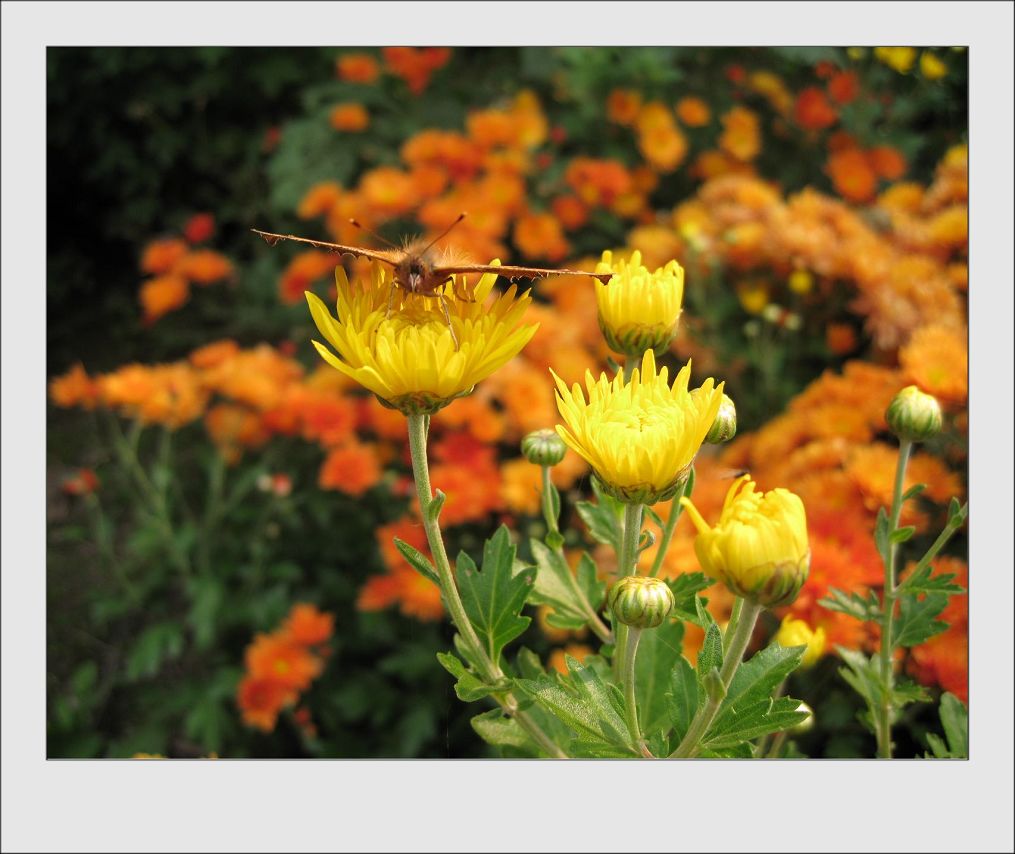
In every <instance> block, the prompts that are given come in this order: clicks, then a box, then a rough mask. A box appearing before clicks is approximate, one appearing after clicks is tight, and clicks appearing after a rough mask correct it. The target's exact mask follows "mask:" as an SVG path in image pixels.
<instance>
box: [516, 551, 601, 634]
mask: <svg viewBox="0 0 1015 854" xmlns="http://www.w3.org/2000/svg"><path fill="white" fill-rule="evenodd" d="M531 546H532V556H533V557H534V558H535V561H536V577H535V583H534V584H533V585H532V589H531V591H530V594H529V601H531V602H533V603H534V604H538V605H549V606H550V607H551V608H553V610H554V615H555V616H556V618H557V622H555V623H553V624H554V625H557V626H558V627H560V628H580V627H581V626H584V625H585V624H586V623H587V622H588V621H589V619H590V617H591V615H594V614H595V613H596V610H597V608H598V606H599V604H600V603H601V602H602V600H603V596H604V595H605V591H606V585H605V584H604V583H603V582H601V581H599V580H598V579H597V578H596V565H595V563H593V561H592V558H590V557H589V556H588V555H587V554H583V555H582V557H581V560H580V561H579V563H578V572H577V574H575V573H573V572H572V571H571V567H570V565H569V564H568V562H567V560H566V559H565V558H564V556H563V555H562V554H561V553H560V552H559V551H554V550H551V549H549V548H547V547H546V546H545V545H543V544H542V543H541V542H539V541H538V540H533V541H532V543H531ZM551 616H553V615H551Z"/></svg>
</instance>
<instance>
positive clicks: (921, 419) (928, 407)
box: [885, 385, 941, 442]
mask: <svg viewBox="0 0 1015 854" xmlns="http://www.w3.org/2000/svg"><path fill="white" fill-rule="evenodd" d="M885 419H886V420H887V421H888V426H889V427H890V428H891V429H892V432H893V433H894V434H895V435H896V436H898V437H899V438H900V439H907V440H909V441H910V442H924V441H926V440H927V439H929V438H930V437H931V436H936V435H937V434H938V433H940V432H941V405H940V404H939V403H938V402H937V398H935V397H932V396H931V395H929V394H925V393H924V392H922V391H920V389H918V388H917V387H916V386H915V385H911V386H906V387H905V388H904V389H903V390H902V391H900V392H899V393H898V394H897V395H895V397H893V398H892V402H891V403H890V404H888V410H887V411H886V412H885Z"/></svg>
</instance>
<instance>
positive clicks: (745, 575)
mask: <svg viewBox="0 0 1015 854" xmlns="http://www.w3.org/2000/svg"><path fill="white" fill-rule="evenodd" d="M680 503H681V504H682V505H683V506H684V507H686V508H687V511H688V514H689V515H690V517H691V521H692V522H694V525H695V527H696V528H697V529H698V536H697V537H696V538H695V541H694V551H695V553H696V554H697V556H698V562H699V563H700V564H701V568H702V569H703V570H704V571H705V574H706V575H708V576H710V577H712V578H717V579H719V580H720V581H722V582H723V583H724V584H725V585H726V586H727V587H728V588H729V589H730V590H732V591H733V592H734V593H735V594H736V595H737V596H743V597H744V598H745V599H750V600H752V601H754V602H757V603H758V604H759V605H764V606H766V607H774V606H776V605H788V604H789V603H790V602H792V601H793V600H794V599H796V597H797V593H799V592H800V588H801V586H802V585H803V583H804V581H806V580H807V572H808V570H809V569H810V565H811V550H810V545H809V543H808V541H807V514H806V513H805V511H804V503H803V502H802V501H801V500H800V497H799V496H798V495H794V494H793V493H792V492H790V491H789V490H787V489H773V490H772V491H771V492H756V491H755V483H754V481H753V480H751V478H750V475H744V476H743V477H741V478H738V479H737V480H736V482H735V483H734V484H733V486H731V487H730V490H729V492H728V493H727V494H726V501H725V502H724V504H723V508H722V513H721V514H720V516H719V521H718V522H717V523H716V525H715V527H714V528H710V527H709V526H708V524H707V523H706V522H705V520H704V519H703V518H702V517H701V514H700V513H699V512H698V510H697V509H696V508H695V506H694V505H693V504H692V503H691V502H690V501H689V500H688V499H686V498H682V499H681V500H680Z"/></svg>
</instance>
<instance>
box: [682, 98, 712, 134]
mask: <svg viewBox="0 0 1015 854" xmlns="http://www.w3.org/2000/svg"><path fill="white" fill-rule="evenodd" d="M677 118H678V119H680V121H682V122H683V123H684V124H685V125H687V126H688V127H689V128H700V127H704V126H705V125H707V124H708V123H709V122H710V121H711V120H712V111H711V110H710V109H709V107H708V104H706V103H705V102H704V101H702V100H701V98H694V97H687V98H681V99H680V100H679V101H678V102H677Z"/></svg>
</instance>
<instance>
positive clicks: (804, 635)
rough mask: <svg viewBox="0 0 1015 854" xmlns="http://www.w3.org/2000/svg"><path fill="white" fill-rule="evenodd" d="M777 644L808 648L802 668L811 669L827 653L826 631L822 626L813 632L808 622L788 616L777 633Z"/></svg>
mask: <svg viewBox="0 0 1015 854" xmlns="http://www.w3.org/2000/svg"><path fill="white" fill-rule="evenodd" d="M775 642H776V643H777V644H779V646H806V647H807V649H806V650H805V651H804V656H803V658H802V659H800V666H801V667H811V666H812V665H813V664H814V663H815V662H816V661H817V660H818V659H819V658H821V656H822V655H824V653H825V630H824V629H823V628H821V627H820V626H818V628H817V629H813V630H812V629H811V627H810V626H809V625H807V623H806V621H804V620H797V619H794V618H793V617H790V616H787V617H786V618H785V619H784V620H783V621H782V625H781V626H779V631H777V632H776V633H775Z"/></svg>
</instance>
